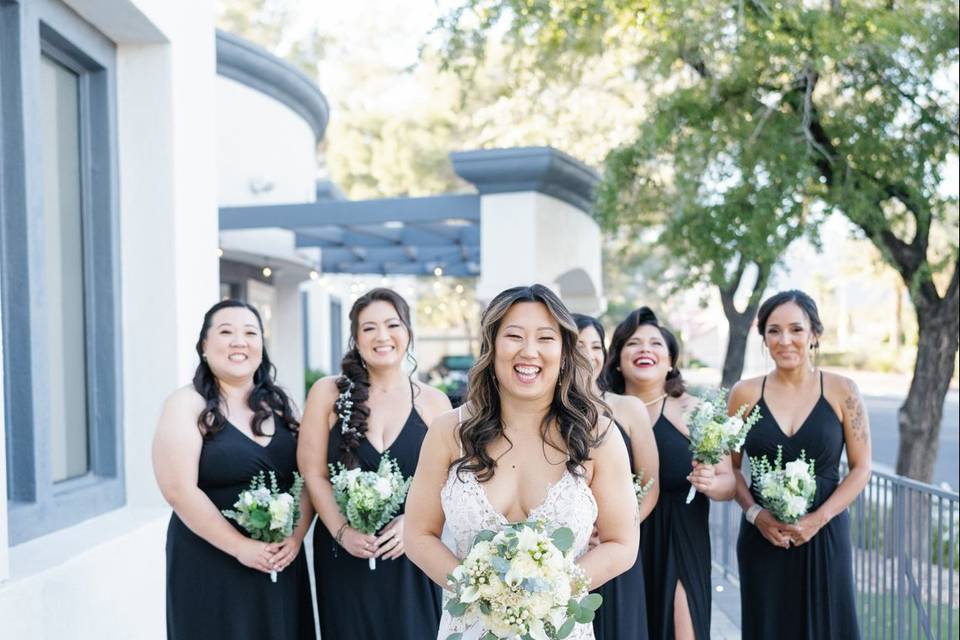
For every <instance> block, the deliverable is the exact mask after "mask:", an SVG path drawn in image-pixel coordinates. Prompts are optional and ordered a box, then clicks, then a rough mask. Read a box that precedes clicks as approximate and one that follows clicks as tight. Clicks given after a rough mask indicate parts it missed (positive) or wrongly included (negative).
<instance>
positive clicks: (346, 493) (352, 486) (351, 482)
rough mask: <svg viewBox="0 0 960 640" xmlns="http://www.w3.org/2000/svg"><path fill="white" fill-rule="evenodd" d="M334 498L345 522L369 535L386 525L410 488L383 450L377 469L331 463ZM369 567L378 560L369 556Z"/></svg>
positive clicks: (374, 565) (407, 480)
mask: <svg viewBox="0 0 960 640" xmlns="http://www.w3.org/2000/svg"><path fill="white" fill-rule="evenodd" d="M330 482H331V483H332V484H333V497H334V499H335V500H336V501H337V506H338V507H340V512H341V513H343V516H344V517H345V518H346V519H347V524H349V525H350V526H351V527H353V528H354V529H356V530H357V531H359V532H360V533H365V534H368V535H373V534H375V533H377V532H378V531H380V529H382V528H383V527H384V526H386V525H387V524H388V523H389V522H390V521H391V520H392V519H393V517H394V516H395V515H397V512H398V511H400V507H402V506H403V501H404V499H405V498H406V497H407V489H409V488H410V478H406V479H404V477H403V474H402V473H401V472H400V467H399V466H398V465H397V462H396V461H395V460H393V459H392V458H390V456H389V455H387V454H386V453H385V454H383V457H382V458H380V466H379V467H378V468H377V470H376V471H361V470H360V469H347V468H346V467H344V466H343V464H342V463H339V462H338V463H337V464H336V465H333V464H331V465H330ZM369 564H370V569H371V570H373V569H376V568H377V559H376V558H370V560H369Z"/></svg>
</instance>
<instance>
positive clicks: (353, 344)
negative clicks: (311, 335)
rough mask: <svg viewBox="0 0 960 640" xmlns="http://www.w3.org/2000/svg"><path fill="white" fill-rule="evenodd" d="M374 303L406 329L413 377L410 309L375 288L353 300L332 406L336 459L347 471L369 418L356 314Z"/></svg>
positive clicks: (366, 375)
mask: <svg viewBox="0 0 960 640" xmlns="http://www.w3.org/2000/svg"><path fill="white" fill-rule="evenodd" d="M374 302H387V303H389V304H390V305H392V306H393V308H394V309H395V310H396V312H397V316H398V317H399V319H400V322H401V324H403V326H404V327H405V328H406V330H407V335H408V336H409V341H408V342H407V352H406V357H407V360H408V361H409V362H410V363H411V364H412V369H411V371H410V374H409V376H408V377H409V378H410V380H411V384H413V382H412V381H413V374H414V372H415V371H416V369H417V361H416V359H415V358H414V357H413V354H412V353H411V351H410V349H411V347H412V345H413V327H412V326H411V324H410V306H409V305H408V304H407V301H406V300H404V299H403V296H401V295H400V294H399V293H397V292H396V291H394V290H392V289H387V288H385V287H377V288H375V289H371V290H370V291H367V292H366V293H365V294H363V295H362V296H360V297H359V298H357V300H356V302H354V303H353V306H352V307H351V308H350V343H349V345H348V349H347V352H346V353H345V354H344V355H343V360H342V361H341V363H340V376H339V377H338V378H337V390H338V391H339V392H340V396H339V397H338V398H337V401H336V403H335V404H334V409H335V410H336V412H337V415H338V416H339V419H338V420H337V426H338V427H339V428H340V436H341V437H340V460H341V461H342V462H343V464H344V466H345V467H347V468H348V469H351V468H354V467H356V466H357V465H358V464H359V460H358V459H357V449H358V448H359V447H360V441H361V440H363V438H364V437H365V436H366V433H367V423H368V422H369V419H370V407H368V406H367V400H369V399H370V373H369V371H367V365H366V363H364V361H363V357H362V356H361V355H360V349H359V348H358V347H357V334H358V332H359V329H360V312H361V311H363V310H364V309H366V308H367V306H369V305H370V304H372V303H374Z"/></svg>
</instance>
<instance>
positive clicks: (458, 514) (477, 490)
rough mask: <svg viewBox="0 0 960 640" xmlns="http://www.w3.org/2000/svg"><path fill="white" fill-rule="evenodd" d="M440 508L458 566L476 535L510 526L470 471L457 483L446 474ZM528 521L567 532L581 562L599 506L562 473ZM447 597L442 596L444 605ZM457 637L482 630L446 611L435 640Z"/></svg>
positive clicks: (589, 636) (576, 635)
mask: <svg viewBox="0 0 960 640" xmlns="http://www.w3.org/2000/svg"><path fill="white" fill-rule="evenodd" d="M440 502H441V504H442V505H443V513H444V515H445V516H446V526H447V528H448V535H447V536H445V538H447V539H446V542H447V544H448V545H450V547H451V548H450V550H451V551H452V552H453V554H454V555H455V556H457V558H459V559H461V560H462V559H463V558H465V557H466V555H467V553H468V552H469V551H470V545H471V544H472V543H473V539H474V537H475V536H476V535H477V533H479V532H480V531H481V530H483V529H492V530H496V529H499V528H500V527H502V526H503V525H506V524H509V521H508V520H507V518H506V517H504V516H503V514H501V513H498V512H497V510H496V509H494V508H493V505H491V504H490V500H489V499H488V498H487V494H486V492H485V491H484V490H483V486H482V485H481V484H480V482H479V481H477V479H476V476H474V475H473V474H472V473H471V472H469V471H464V472H463V473H461V474H460V476H459V477H458V476H457V472H456V469H455V468H454V469H451V470H450V472H449V474H448V475H447V482H446V484H444V485H443V489H442V491H441V492H440ZM529 518H541V519H543V520H546V521H547V522H549V523H550V525H551V526H552V527H569V528H570V530H571V531H573V535H574V542H573V550H574V554H575V556H576V557H578V558H579V557H580V556H581V555H583V554H584V552H586V550H587V544H588V543H589V541H590V534H591V533H592V532H593V523H594V522H596V520H597V503H596V501H595V500H594V498H593V492H592V491H590V487H589V486H587V483H586V480H584V479H583V478H582V477H577V476H575V475H573V474H572V473H570V472H569V471H566V472H564V474H563V476H562V477H561V478H560V479H559V480H558V481H557V482H555V483H554V484H552V485H550V487H549V488H548V489H547V494H546V496H545V497H544V499H543V503H541V504H540V506H538V507H537V508H535V509H533V510H532V511H531V512H530V514H529ZM448 596H449V594H446V593H445V595H444V604H446V599H447V597H448ZM458 631H460V632H464V633H463V640H476V639H477V638H479V637H480V636H481V635H483V633H484V629H480V628H478V627H477V626H473V627H470V628H469V629H468V628H466V625H465V624H464V621H463V619H462V618H454V617H452V616H451V615H450V614H449V613H448V612H447V611H446V610H444V612H443V617H442V618H441V619H440V632H439V633H438V634H437V639H438V640H446V638H447V636H448V635H450V634H451V633H456V632H458ZM567 637H568V638H570V639H571V640H593V637H594V636H593V625H592V624H578V625H577V626H576V628H575V629H574V631H573V633H571V634H570V635H569V636H567Z"/></svg>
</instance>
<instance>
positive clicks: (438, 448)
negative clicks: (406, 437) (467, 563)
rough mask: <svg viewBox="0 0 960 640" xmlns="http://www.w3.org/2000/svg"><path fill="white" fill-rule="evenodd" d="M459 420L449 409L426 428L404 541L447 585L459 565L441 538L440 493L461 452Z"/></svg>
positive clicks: (416, 560) (429, 571) (418, 561)
mask: <svg viewBox="0 0 960 640" xmlns="http://www.w3.org/2000/svg"><path fill="white" fill-rule="evenodd" d="M458 422H459V421H458V417H457V412H456V411H449V412H447V413H444V414H442V415H440V416H439V417H438V418H437V419H436V420H434V421H433V424H431V425H430V428H429V429H428V430H427V435H426V437H424V439H423V446H422V447H421V448H420V460H419V461H418V463H417V471H416V473H415V474H414V476H413V483H412V484H411V485H410V492H409V493H408V494H407V505H406V510H405V514H406V517H405V518H404V520H405V521H406V525H405V527H404V532H403V543H404V547H405V548H406V552H407V557H408V558H410V560H412V561H413V563H414V564H416V565H417V566H418V567H420V569H421V570H422V571H423V572H424V573H425V574H427V576H429V578H430V579H431V580H433V581H434V582H436V583H437V584H438V585H440V586H441V587H444V588H446V587H447V576H448V575H450V573H451V572H452V571H453V570H454V569H455V568H456V567H457V565H458V564H460V561H459V560H457V558H456V556H454V555H453V553H451V552H450V549H448V548H447V545H445V544H443V542H441V540H440V536H441V534H442V532H443V523H444V521H445V519H444V514H443V506H442V505H441V504H440V492H441V490H442V489H443V485H444V484H446V482H447V474H448V470H449V468H450V463H451V462H452V461H453V460H454V458H455V455H454V454H455V452H458V451H459V447H458V446H457V444H456V433H455V430H456V426H457V424H458Z"/></svg>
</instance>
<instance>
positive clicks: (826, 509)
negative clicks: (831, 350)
mask: <svg viewBox="0 0 960 640" xmlns="http://www.w3.org/2000/svg"><path fill="white" fill-rule="evenodd" d="M829 377H830V378H834V380H833V381H832V382H834V384H831V385H829V386H830V387H835V388H837V393H838V395H839V396H840V398H841V399H842V414H843V439H844V443H845V444H846V447H847V466H848V467H849V471H848V473H847V476H846V477H845V478H844V479H843V481H842V482H841V483H840V485H839V486H838V487H837V488H836V489H835V490H834V492H833V493H832V494H831V495H830V497H829V498H827V500H826V501H825V502H824V503H823V504H822V505H820V508H819V509H817V510H816V511H814V512H812V513H808V514H807V515H805V516H803V517H802V518H800V520H799V522H797V523H796V524H794V525H791V526H789V527H787V530H788V532H789V533H790V535H791V536H792V537H793V542H794V544H797V545H800V544H803V543H805V542H808V541H809V540H810V539H811V538H813V536H815V535H816V534H817V532H818V531H820V529H821V528H822V527H823V526H824V525H825V524H827V523H828V522H830V521H831V520H832V519H833V518H834V517H836V515H837V514H839V513H841V512H843V510H844V509H846V508H847V507H848V506H849V505H850V503H851V502H853V501H854V500H856V498H857V496H858V495H860V492H861V491H863V488H864V487H865V486H867V482H869V481H870V458H871V451H870V420H869V418H868V417H867V409H866V407H865V406H864V404H863V398H862V397H861V395H860V389H858V388H857V385H856V383H855V382H854V381H853V380H850V379H849V378H845V377H843V376H833V375H830V376H829ZM828 379H829V378H828ZM831 395H833V394H831Z"/></svg>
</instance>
